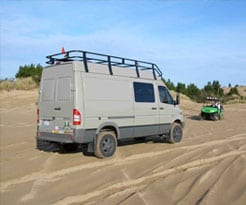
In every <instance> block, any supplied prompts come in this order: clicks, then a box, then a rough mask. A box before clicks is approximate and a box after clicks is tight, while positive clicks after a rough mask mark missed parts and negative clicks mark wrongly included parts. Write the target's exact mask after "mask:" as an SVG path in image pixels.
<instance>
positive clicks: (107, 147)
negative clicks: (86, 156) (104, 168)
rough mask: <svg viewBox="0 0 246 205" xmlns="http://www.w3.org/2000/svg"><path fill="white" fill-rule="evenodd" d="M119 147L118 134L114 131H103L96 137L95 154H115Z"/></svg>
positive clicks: (108, 155) (109, 155) (100, 155)
mask: <svg viewBox="0 0 246 205" xmlns="http://www.w3.org/2000/svg"><path fill="white" fill-rule="evenodd" d="M116 147H117V139H116V135H115V133H114V132H113V131H101V132H100V133H99V134H98V136H97V139H96V147H95V155H96V157H98V158H101V159H102V158H106V157H111V156H113V155H114V153H115V151H116Z"/></svg>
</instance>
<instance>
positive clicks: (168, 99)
mask: <svg viewBox="0 0 246 205" xmlns="http://www.w3.org/2000/svg"><path fill="white" fill-rule="evenodd" d="M158 90H159V97H160V101H161V102H162V103H166V104H173V103H174V102H173V98H172V96H171V95H170V93H169V92H168V90H167V88H166V87H164V86H158Z"/></svg>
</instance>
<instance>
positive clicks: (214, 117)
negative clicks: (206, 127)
mask: <svg viewBox="0 0 246 205" xmlns="http://www.w3.org/2000/svg"><path fill="white" fill-rule="evenodd" d="M212 119H213V121H217V120H219V119H220V116H219V114H218V113H214V115H213V118H212Z"/></svg>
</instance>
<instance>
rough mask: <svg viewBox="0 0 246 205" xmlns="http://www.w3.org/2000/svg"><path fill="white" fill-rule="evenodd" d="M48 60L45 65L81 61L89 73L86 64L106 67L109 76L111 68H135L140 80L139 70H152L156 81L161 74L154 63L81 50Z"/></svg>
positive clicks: (50, 57)
mask: <svg viewBox="0 0 246 205" xmlns="http://www.w3.org/2000/svg"><path fill="white" fill-rule="evenodd" d="M46 58H48V61H47V62H46V63H47V64H51V65H52V64H57V63H60V62H68V61H83V62H84V66H85V71H86V72H89V69H88V64H87V63H88V62H90V63H97V64H105V65H108V69H109V73H110V75H113V70H112V66H119V67H126V68H135V69H136V74H137V77H138V78H140V72H139V70H152V72H153V77H154V79H155V80H156V79H157V77H161V78H162V72H161V70H160V69H159V68H158V66H157V65H156V64H154V63H149V62H145V61H139V60H134V59H130V58H122V57H118V56H112V55H106V54H101V53H94V52H88V51H82V50H70V51H66V52H61V53H56V54H53V55H48V56H46Z"/></svg>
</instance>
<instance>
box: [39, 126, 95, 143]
mask: <svg viewBox="0 0 246 205" xmlns="http://www.w3.org/2000/svg"><path fill="white" fill-rule="evenodd" d="M95 136H96V130H95V129H92V130H84V129H74V130H73V133H71V134H58V133H52V132H39V131H38V132H37V139H40V140H46V141H51V142H58V143H79V144H82V143H90V142H93V140H94V137H95Z"/></svg>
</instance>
